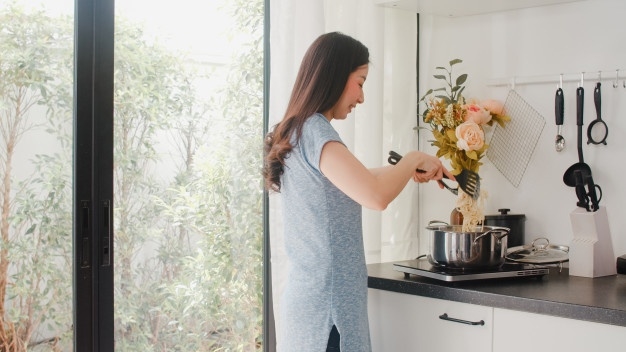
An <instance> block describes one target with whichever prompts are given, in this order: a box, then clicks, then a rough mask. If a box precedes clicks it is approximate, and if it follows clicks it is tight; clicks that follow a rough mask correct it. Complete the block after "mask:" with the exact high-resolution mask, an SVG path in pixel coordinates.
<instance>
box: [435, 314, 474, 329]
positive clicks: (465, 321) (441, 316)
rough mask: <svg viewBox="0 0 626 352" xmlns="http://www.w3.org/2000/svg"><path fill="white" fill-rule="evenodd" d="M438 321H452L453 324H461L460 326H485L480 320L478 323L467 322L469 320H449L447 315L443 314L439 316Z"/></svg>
mask: <svg viewBox="0 0 626 352" xmlns="http://www.w3.org/2000/svg"><path fill="white" fill-rule="evenodd" d="M439 319H441V320H447V321H452V322H455V323H461V324H467V325H481V326H482V325H485V321H484V320H480V321H469V320H463V319H457V318H451V317H449V316H448V313H443V314H441V315H440V316H439Z"/></svg>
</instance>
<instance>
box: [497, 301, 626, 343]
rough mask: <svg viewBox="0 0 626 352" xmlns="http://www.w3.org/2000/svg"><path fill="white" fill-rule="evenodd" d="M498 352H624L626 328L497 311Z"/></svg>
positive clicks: (498, 309)
mask: <svg viewBox="0 0 626 352" xmlns="http://www.w3.org/2000/svg"><path fill="white" fill-rule="evenodd" d="M493 316H494V318H493V319H494V324H495V326H494V330H493V351H494V352H528V351H533V352H544V351H545V352H555V351H568V352H589V351H622V350H624V348H626V347H625V346H626V327H622V326H615V325H607V324H599V323H592V322H587V321H582V320H575V319H565V318H560V317H553V316H548V315H542V314H533V313H526V312H519V311H512V310H508V309H500V308H494V315H493Z"/></svg>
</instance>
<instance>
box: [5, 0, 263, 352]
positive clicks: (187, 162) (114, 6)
mask: <svg viewBox="0 0 626 352" xmlns="http://www.w3.org/2000/svg"><path fill="white" fill-rule="evenodd" d="M264 11H265V8H264V1H263V0H253V1H243V0H207V1H193V0H180V1H176V2H170V1H154V0H152V1H148V0H125V1H117V3H115V2H114V0H75V1H72V0H0V175H2V179H1V180H0V215H1V217H0V235H1V236H0V319H2V321H1V322H0V351H12V352H18V351H26V350H28V351H74V350H75V351H89V352H92V351H106V352H109V351H261V350H263V349H264V347H266V346H264V345H265V342H264V334H263V326H264V325H263V323H264V322H263V298H264V296H263V289H264V287H263V276H264V274H263V273H264V272H263V258H264V253H263V199H264V195H263V188H262V184H263V183H262V179H261V173H260V166H261V158H262V141H263V100H264V99H263V81H264V80H263V50H264V48H263V45H264V40H263V35H264V28H263V26H264Z"/></svg>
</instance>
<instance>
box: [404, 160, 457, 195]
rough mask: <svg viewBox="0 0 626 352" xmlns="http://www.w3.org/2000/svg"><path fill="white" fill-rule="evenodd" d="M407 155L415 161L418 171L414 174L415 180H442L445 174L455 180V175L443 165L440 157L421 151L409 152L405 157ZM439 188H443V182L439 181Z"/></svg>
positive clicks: (422, 181)
mask: <svg viewBox="0 0 626 352" xmlns="http://www.w3.org/2000/svg"><path fill="white" fill-rule="evenodd" d="M407 157H408V158H410V160H414V161H413V162H414V163H415V169H416V171H415V173H414V174H413V181H415V182H420V183H424V182H428V181H431V180H441V179H442V178H443V177H444V175H445V176H446V177H447V178H449V179H450V180H452V181H455V178H454V175H452V173H450V171H448V169H446V168H445V167H444V166H443V164H442V163H441V160H439V158H437V157H435V156H433V155H430V154H426V153H423V152H420V151H412V152H409V153H407V154H406V155H405V156H404V158H407ZM417 170H419V171H417ZM439 188H443V185H442V184H441V183H439Z"/></svg>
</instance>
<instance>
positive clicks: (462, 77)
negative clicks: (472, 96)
mask: <svg viewBox="0 0 626 352" xmlns="http://www.w3.org/2000/svg"><path fill="white" fill-rule="evenodd" d="M466 80H467V73H464V74H462V75H460V76H459V77H457V78H456V85H457V86H460V85H463V83H465V81H466Z"/></svg>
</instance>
